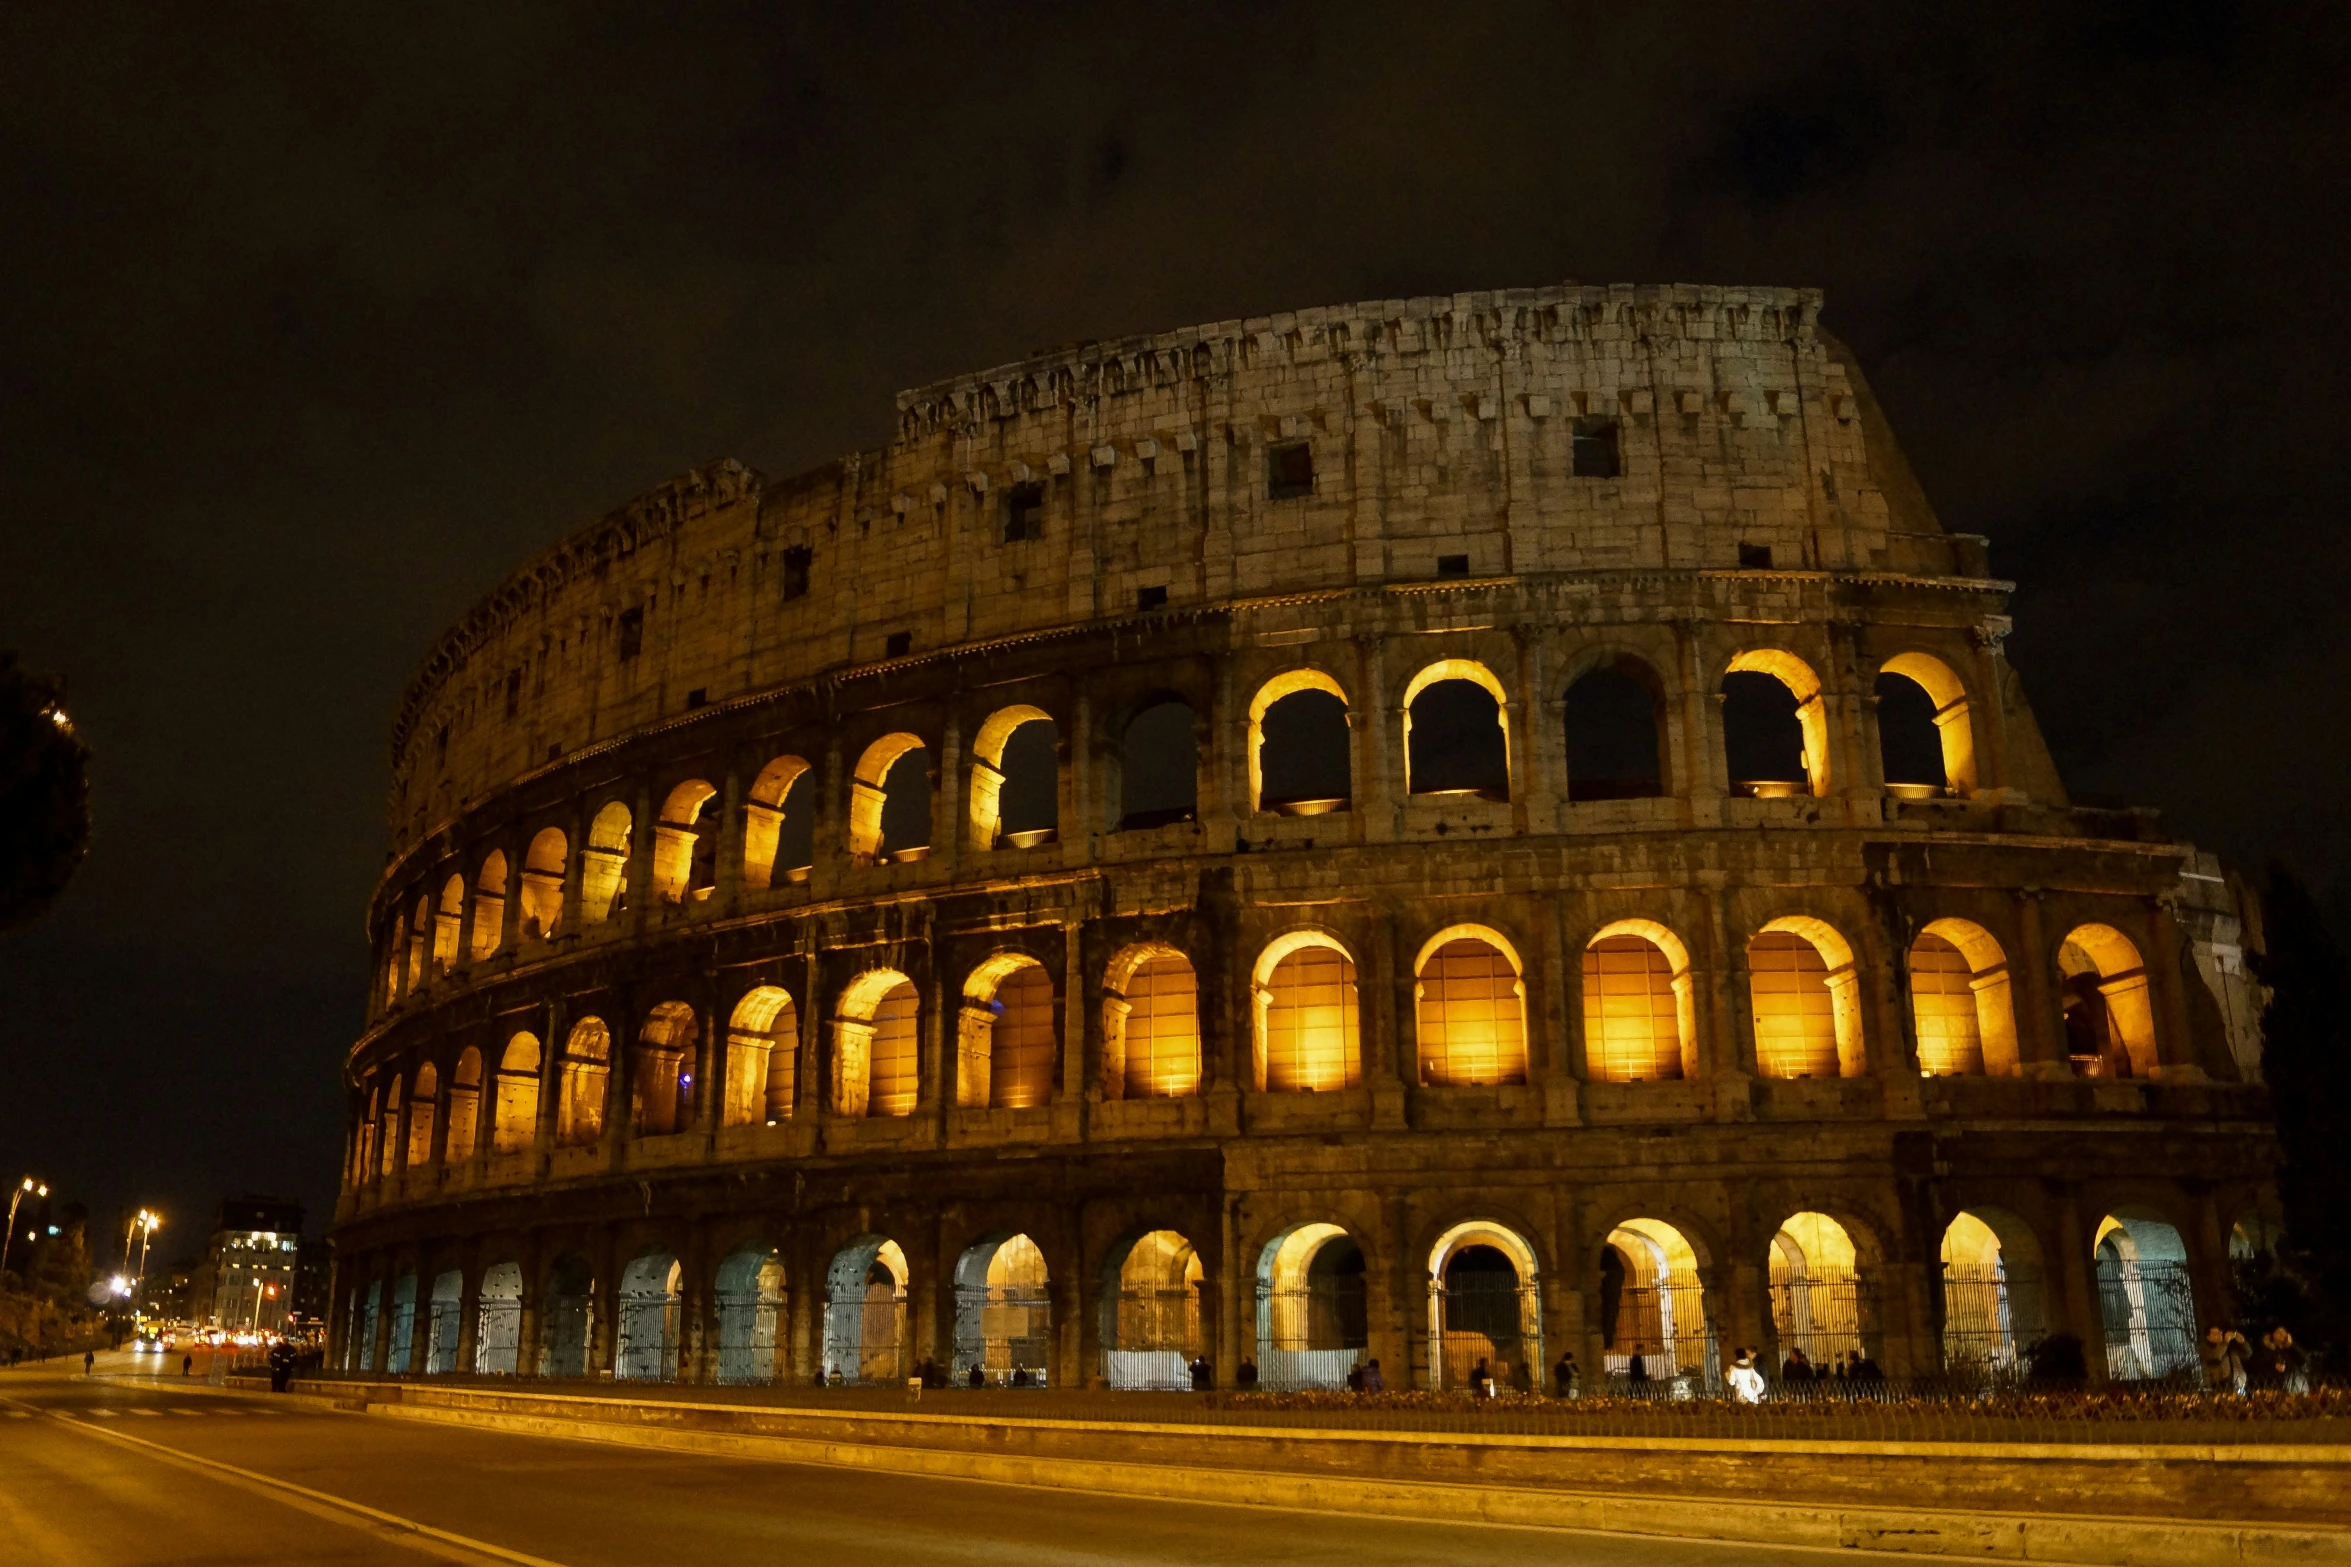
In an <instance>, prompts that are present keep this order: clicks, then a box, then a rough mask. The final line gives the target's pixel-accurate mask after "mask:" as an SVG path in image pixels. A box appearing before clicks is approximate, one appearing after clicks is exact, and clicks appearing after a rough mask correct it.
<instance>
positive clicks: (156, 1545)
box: [0, 1352, 1853, 1567]
mask: <svg viewBox="0 0 2351 1567" xmlns="http://www.w3.org/2000/svg"><path fill="white" fill-rule="evenodd" d="M152 1359H153V1357H150V1364H152ZM178 1367H179V1362H178V1357H177V1356H173V1357H171V1365H170V1368H169V1369H170V1371H171V1372H172V1373H174V1374H172V1375H158V1374H155V1373H153V1372H151V1371H144V1372H143V1371H142V1369H141V1368H139V1367H137V1366H136V1364H135V1361H134V1357H133V1356H132V1355H131V1354H129V1353H127V1352H126V1353H122V1354H117V1355H104V1356H100V1357H99V1364H98V1374H97V1375H96V1376H93V1377H89V1378H84V1377H82V1376H81V1375H80V1374H79V1373H80V1365H79V1363H78V1361H77V1362H76V1363H74V1364H73V1365H72V1366H71V1367H56V1366H53V1367H49V1368H45V1369H41V1370H36V1369H34V1368H31V1367H26V1368H22V1369H19V1370H16V1371H9V1372H0V1557H4V1558H5V1559H6V1561H7V1562H8V1563H9V1567H144V1564H155V1567H163V1564H170V1567H198V1564H205V1567H209V1564H213V1563H221V1564H227V1563H231V1562H234V1563H239V1564H250V1563H277V1562H285V1563H302V1564H305V1567H308V1564H314V1563H315V1564H322V1567H343V1564H367V1567H374V1564H377V1563H384V1564H395V1567H414V1564H416V1563H418V1562H419V1561H422V1560H426V1559H429V1558H438V1559H440V1560H443V1561H458V1562H467V1563H476V1564H479V1563H484V1562H492V1561H501V1562H507V1563H515V1562H517V1561H518V1560H527V1561H534V1562H540V1563H548V1564H555V1567H645V1564H646V1563H648V1562H712V1563H751V1562H760V1563H773V1564H781V1567H797V1564H801V1563H807V1564H810V1567H817V1564H823V1567H836V1564H838V1563H841V1562H848V1561H863V1562H889V1563H903V1564H918V1563H972V1564H982V1563H984V1564H991V1567H993V1564H1010V1563H1019V1564H1021V1567H1081V1564H1082V1567H1097V1564H1099V1567H1113V1564H1116V1567H1125V1564H1130V1563H1133V1564H1140V1563H1196V1562H1311V1563H1331V1564H1334V1567H1337V1564H1345V1567H1385V1564H1389V1563H1406V1562H1450V1561H1459V1560H1464V1559H1468V1558H1472V1557H1474V1558H1476V1559H1477V1560H1478V1561H1479V1562H1480V1563H1481V1567H1486V1564H1491V1567H1516V1564H1520V1563H1526V1564H1533V1563H1537V1562H1540V1563H1544V1564H1546V1567H1556V1564H1559V1563H1609V1564H1624V1567H1782V1564H1786V1567H1797V1564H1802V1567H1819V1564H1825V1563H1827V1562H1830V1561H1839V1562H1843V1563H1846V1564H1847V1567H1850V1563H1851V1562H1852V1560H1853V1557H1852V1553H1850V1552H1830V1551H1813V1550H1775V1549H1769V1548H1764V1547H1754V1546H1734V1545H1712V1544H1705V1543H1698V1542H1690V1543H1683V1542H1676V1541H1665V1542H1650V1541H1643V1540H1637V1539H1628V1538H1623V1537H1613V1536H1603V1535H1587V1534H1572V1533H1566V1532H1559V1531H1551V1530H1540V1529H1505V1528H1493V1527H1487V1526H1480V1525H1465V1526H1448V1525H1436V1524H1418V1523H1404V1522H1395V1521H1391V1520H1385V1519H1351V1518H1344V1517H1335V1516H1330V1515H1325V1514H1315V1513H1303V1512H1281V1511H1276V1510H1272V1509H1262V1508H1246V1507H1214V1506H1198V1505H1186V1504H1180V1503H1172V1502H1154V1501H1139V1500H1132V1499H1127V1498H1121V1497H1090V1496H1083V1495H1078V1494H1073V1493H1071V1492H1067V1491H1047V1490H1037V1489H1031V1488H1026V1487H1020V1486H1005V1485H985V1484H979V1483H975V1482H971V1481H961V1480H930V1479H920V1478H908V1477H903V1476H895V1475H864V1474H858V1473H854V1472H851V1471H845V1470H838V1469H825V1468H818V1467H810V1466H803V1465H793V1464H768V1463H745V1462H739V1461H735V1460H730V1459H720V1458H704V1457H697V1456H693V1455H687V1454H670V1453H657V1452H642V1451H637V1450H633V1449H629V1448H622V1447H610V1446H604V1445H601V1444H597V1443H589V1442H571V1441H563V1440H558V1439H554V1438H542V1437H529V1436H513V1435H508V1434H505V1433H502V1432H490V1431H471V1430H465V1429H463V1428H454V1427H448V1426H439V1425H423V1424H416V1423H411V1422H408V1421H401V1420H392V1419H386V1418H383V1417H380V1416H375V1417H371V1416H365V1415H354V1414H336V1413H331V1412H326V1411H322V1410H319V1409H317V1408H316V1407H315V1406H313V1405H310V1404H307V1403H297V1402H294V1401H290V1400H272V1399H270V1398H268V1397H266V1396H247V1395H238V1394H224V1393H218V1392H210V1391H207V1390H205V1389H204V1388H203V1386H202V1374H203V1370H204V1365H203V1362H202V1360H201V1359H199V1361H198V1365H197V1377H196V1378H194V1379H191V1381H192V1382H193V1384H194V1385H191V1383H190V1382H183V1381H182V1380H181V1379H180V1377H179V1376H178V1375H177V1374H176V1373H177V1371H178ZM181 1455H186V1456H185V1457H183V1456H181ZM188 1457H193V1458H197V1459H208V1460H211V1461H212V1463H213V1464H214V1465H226V1466H229V1468H228V1469H223V1468H219V1467H206V1466H204V1465H200V1464H196V1463H191V1462H188V1461H186V1460H187V1458H188ZM232 1470H234V1471H243V1473H242V1474H240V1473H234V1472H231V1471H232ZM263 1477H266V1478H263ZM272 1480H274V1481H278V1482H286V1483H290V1484H291V1485H293V1486H298V1487H301V1488H303V1490H304V1491H307V1492H309V1493H311V1494H310V1495H308V1496H304V1495H298V1494H295V1493H293V1492H290V1491H288V1490H285V1489H283V1488H282V1487H280V1486H273V1485H271V1484H270V1483H269V1481H272ZM365 1510H373V1512H374V1513H375V1514H378V1515H385V1516H380V1517H372V1518H371V1517H370V1516H369V1515H368V1512H367V1511H365ZM408 1524H422V1525H425V1526H427V1527H428V1528H430V1529H433V1530H438V1531H443V1532H444V1533H443V1535H442V1537H440V1538H437V1539H436V1538H433V1537H430V1536H426V1535H422V1534H419V1533H417V1532H415V1531H413V1530H410V1529H407V1528H406V1527H405V1525H408ZM479 1546H487V1547H492V1548H494V1550H487V1551H486V1550H482V1549H476V1548H472V1547H479Z"/></svg>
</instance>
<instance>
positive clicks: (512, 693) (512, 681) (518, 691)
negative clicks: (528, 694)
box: [506, 669, 522, 718]
mask: <svg viewBox="0 0 2351 1567" xmlns="http://www.w3.org/2000/svg"><path fill="white" fill-rule="evenodd" d="M521 711H522V671H521V670H519V669H517V670H514V671H511V672H510V673H509V674H508V675H507V677H506V716H507V717H509V718H512V717H514V716H515V715H516V714H518V713H520V712H521Z"/></svg>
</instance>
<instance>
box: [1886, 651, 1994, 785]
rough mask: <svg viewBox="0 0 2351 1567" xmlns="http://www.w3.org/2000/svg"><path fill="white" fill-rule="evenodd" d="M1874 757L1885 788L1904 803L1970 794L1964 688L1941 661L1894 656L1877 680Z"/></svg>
mask: <svg viewBox="0 0 2351 1567" xmlns="http://www.w3.org/2000/svg"><path fill="white" fill-rule="evenodd" d="M1877 699H1878V702H1877V709H1878V754H1879V757H1880V758H1881V760H1882V761H1883V763H1884V766H1885V773H1886V788H1887V790H1888V791H1889V792H1891V793H1893V794H1897V795H1900V796H1902V797H1903V798H1905V799H1929V798H1932V797H1933V796H1935V795H1938V794H1956V795H1970V794H1973V793H1975V787H1976V776H1975V726H1974V724H1973V722H1972V721H1971V720H1970V719H1969V717H1968V710H1967V687H1966V686H1964V685H1962V684H1960V682H1959V677H1958V676H1957V675H1955V674H1953V673H1952V672H1951V667H1950V666H1949V665H1948V664H1945V663H1944V662H1943V661H1942V660H1941V659H1939V658H1935V657H1933V656H1931V655H1929V654H1926V653H1898V654H1896V655H1895V656H1894V657H1892V658H1889V659H1887V660H1886V662H1885V665H1884V667H1883V669H1882V671H1881V672H1880V674H1879V675H1878V680H1877Z"/></svg>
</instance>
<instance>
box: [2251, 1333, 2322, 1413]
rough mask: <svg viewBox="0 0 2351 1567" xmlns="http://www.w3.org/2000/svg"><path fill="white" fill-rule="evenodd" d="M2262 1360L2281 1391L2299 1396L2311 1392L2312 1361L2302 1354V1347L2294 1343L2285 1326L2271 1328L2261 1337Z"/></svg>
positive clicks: (2292, 1336)
mask: <svg viewBox="0 0 2351 1567" xmlns="http://www.w3.org/2000/svg"><path fill="white" fill-rule="evenodd" d="M2261 1358H2262V1362H2263V1366H2264V1369H2265V1370H2266V1371H2267V1373H2268V1375H2269V1377H2270V1378H2271V1379H2272V1380H2274V1381H2275V1382H2276V1384H2277V1387H2278V1388H2279V1390H2280V1391H2282V1392H2286V1393H2291V1394H2295V1395H2297V1396H2299V1395H2300V1394H2303V1393H2307V1392H2309V1391H2310V1360H2309V1357H2308V1356H2306V1355H2304V1354H2303V1353H2302V1346H2301V1345H2299V1344H2297V1343H2295V1342H2294V1335H2293V1334H2291V1333H2289V1332H2287V1331H2286V1328H2285V1324H2283V1323H2280V1324H2279V1325H2278V1326H2276V1327H2274V1328H2271V1329H2270V1330H2269V1331H2268V1332H2267V1333H2264V1334H2263V1335H2262V1336H2261Z"/></svg>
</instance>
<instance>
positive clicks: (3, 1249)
mask: <svg viewBox="0 0 2351 1567" xmlns="http://www.w3.org/2000/svg"><path fill="white" fill-rule="evenodd" d="M27 1193H30V1194H32V1195H33V1196H36V1197H46V1196H48V1195H49V1183H48V1182H46V1181H36V1180H34V1179H33V1178H32V1177H31V1176H29V1175H28V1176H26V1177H25V1178H24V1179H23V1180H21V1181H19V1182H17V1183H16V1190H14V1191H12V1192H10V1193H9V1194H8V1233H7V1234H5V1235H0V1273H5V1272H6V1271H7V1270H8V1247H9V1243H10V1242H12V1241H14V1240H15V1239H16V1205H17V1204H18V1203H20V1202H23V1201H24V1200H25V1196H26V1194H27Z"/></svg>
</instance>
